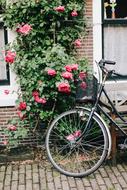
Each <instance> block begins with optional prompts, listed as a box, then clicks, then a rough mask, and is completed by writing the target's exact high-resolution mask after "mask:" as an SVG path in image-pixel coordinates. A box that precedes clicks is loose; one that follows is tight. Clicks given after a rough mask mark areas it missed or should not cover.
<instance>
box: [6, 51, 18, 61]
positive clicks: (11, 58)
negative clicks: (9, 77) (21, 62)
mask: <svg viewBox="0 0 127 190" xmlns="http://www.w3.org/2000/svg"><path fill="white" fill-rule="evenodd" d="M15 57H16V52H11V51H7V52H6V56H5V61H6V62H7V63H10V64H11V63H13V62H14V60H15Z"/></svg>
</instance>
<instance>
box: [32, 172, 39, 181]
mask: <svg viewBox="0 0 127 190" xmlns="http://www.w3.org/2000/svg"><path fill="white" fill-rule="evenodd" d="M33 183H39V174H38V173H33Z"/></svg>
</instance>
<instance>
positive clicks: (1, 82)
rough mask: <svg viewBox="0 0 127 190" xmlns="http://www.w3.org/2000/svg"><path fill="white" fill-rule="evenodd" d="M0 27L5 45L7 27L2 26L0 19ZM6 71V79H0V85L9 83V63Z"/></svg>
mask: <svg viewBox="0 0 127 190" xmlns="http://www.w3.org/2000/svg"><path fill="white" fill-rule="evenodd" d="M0 28H2V29H3V30H4V42H5V45H6V44H7V43H8V32H7V28H6V27H5V26H4V22H3V21H0ZM6 72H7V79H4V80H0V86H2V85H9V84H10V71H9V65H8V64H6Z"/></svg>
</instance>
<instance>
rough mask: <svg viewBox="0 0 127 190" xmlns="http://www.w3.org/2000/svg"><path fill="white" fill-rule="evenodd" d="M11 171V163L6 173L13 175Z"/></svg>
mask: <svg viewBox="0 0 127 190" xmlns="http://www.w3.org/2000/svg"><path fill="white" fill-rule="evenodd" d="M11 173H12V165H9V166H7V168H6V174H10V175H11Z"/></svg>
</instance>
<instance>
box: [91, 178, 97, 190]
mask: <svg viewBox="0 0 127 190" xmlns="http://www.w3.org/2000/svg"><path fill="white" fill-rule="evenodd" d="M90 183H91V187H92V188H93V189H94V190H98V189H99V186H98V183H97V181H96V179H95V178H93V179H90Z"/></svg>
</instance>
